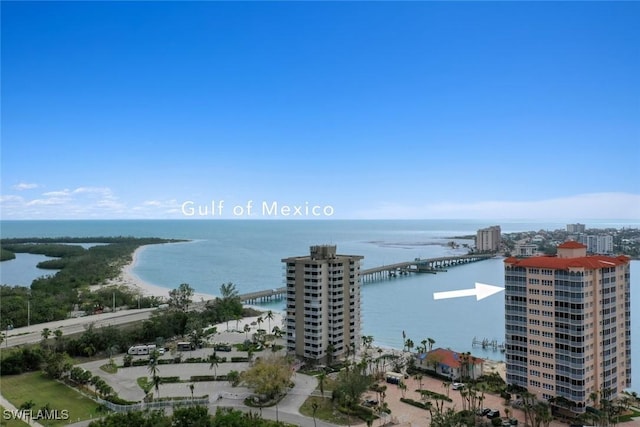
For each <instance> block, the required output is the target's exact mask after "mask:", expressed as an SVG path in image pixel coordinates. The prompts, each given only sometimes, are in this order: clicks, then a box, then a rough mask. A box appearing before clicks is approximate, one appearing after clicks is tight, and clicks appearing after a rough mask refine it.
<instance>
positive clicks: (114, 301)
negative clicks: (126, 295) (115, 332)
mask: <svg viewBox="0 0 640 427" xmlns="http://www.w3.org/2000/svg"><path fill="white" fill-rule="evenodd" d="M113 312H114V313H115V312H116V293H115V292H114V293H113Z"/></svg>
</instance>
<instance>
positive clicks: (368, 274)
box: [360, 254, 494, 282]
mask: <svg viewBox="0 0 640 427" xmlns="http://www.w3.org/2000/svg"><path fill="white" fill-rule="evenodd" d="M493 257H494V255H493V254H477V255H457V256H446V257H439V258H416V259H414V260H413V261H407V262H398V263H395V264H389V265H382V266H380V267H373V268H367V269H365V270H360V277H361V279H362V282H370V281H373V280H381V279H388V278H389V277H396V276H398V275H405V274H409V273H437V272H440V271H447V270H446V269H447V268H449V267H454V266H456V265H461V264H468V263H470V262H476V261H482V260H485V259H489V258H493Z"/></svg>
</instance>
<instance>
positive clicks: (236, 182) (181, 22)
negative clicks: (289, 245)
mask: <svg viewBox="0 0 640 427" xmlns="http://www.w3.org/2000/svg"><path fill="white" fill-rule="evenodd" d="M1 7H2V17H1V19H2V30H1V31H2V146H1V150H2V151H1V155H2V160H1V161H2V164H1V166H2V170H1V178H2V180H1V188H0V191H1V199H0V200H1V203H0V213H1V214H2V218H3V219H58V218H60V219H72V218H186V217H187V216H186V215H185V213H186V212H185V209H183V204H184V203H185V202H188V201H192V202H194V203H193V205H189V206H193V207H195V208H196V214H195V215H194V216H197V217H199V216H200V215H199V214H198V212H197V208H198V207H201V208H202V209H204V208H205V207H207V208H208V209H209V212H208V213H207V217H216V216H214V215H212V214H211V210H210V209H211V204H212V200H213V201H216V202H215V203H216V204H217V203H218V202H219V201H220V200H224V201H225V202H224V205H223V208H222V209H221V210H222V216H223V217H229V218H233V217H236V218H240V217H242V218H247V217H249V215H247V212H246V211H244V212H242V213H241V214H239V215H235V216H234V214H233V210H232V208H233V207H234V206H236V205H239V206H240V205H241V206H246V204H247V203H248V202H249V201H250V200H251V201H253V205H254V208H253V211H252V215H251V216H250V217H252V218H256V219H259V218H263V217H274V215H272V214H268V215H264V211H262V209H261V207H262V203H263V202H266V203H267V204H268V206H269V207H270V208H271V207H272V206H273V203H274V202H275V203H277V204H278V207H279V208H281V207H282V206H290V207H291V212H292V213H293V212H294V206H300V205H305V203H308V205H309V206H316V205H317V206H320V207H322V208H323V215H321V217H322V218H326V217H327V216H326V215H324V213H326V212H327V211H326V210H324V208H326V207H328V206H329V207H331V208H332V215H331V216H330V217H331V218H530V219H536V218H540V219H547V218H577V219H590V218H619V219H638V218H640V185H639V182H640V179H639V176H638V164H640V148H639V147H640V77H639V76H640V29H639V28H638V25H637V22H638V21H639V19H640V5H639V4H638V3H635V2H470V3H467V2H435V3H433V2H400V3H397V2H394V3H392V2H373V3H370V2H349V3H345V2H247V3H245V2H193V3H173V2H139V3H138V2H69V3H63V2H42V3H38V2H5V1H3V2H2V3H1ZM216 206H217V205H216ZM218 207H219V206H218ZM316 212H317V211H316ZM216 214H217V212H216ZM277 217H278V218H283V216H282V215H281V214H280V215H278V216H277ZM291 217H293V216H292V215H290V216H289V218H291ZM297 217H300V216H297ZM311 217H313V215H310V216H307V218H311Z"/></svg>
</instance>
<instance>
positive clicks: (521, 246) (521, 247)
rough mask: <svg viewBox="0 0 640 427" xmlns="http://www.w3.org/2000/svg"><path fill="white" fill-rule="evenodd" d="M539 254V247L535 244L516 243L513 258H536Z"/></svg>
mask: <svg viewBox="0 0 640 427" xmlns="http://www.w3.org/2000/svg"><path fill="white" fill-rule="evenodd" d="M537 252H538V245H536V244H533V243H516V246H515V249H514V250H513V254H512V255H513V256H517V257H524V256H534V255H535V254H536V253H537Z"/></svg>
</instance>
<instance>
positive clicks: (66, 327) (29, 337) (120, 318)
mask: <svg viewBox="0 0 640 427" xmlns="http://www.w3.org/2000/svg"><path fill="white" fill-rule="evenodd" d="M155 310H157V309H156V308H143V309H141V310H121V311H116V312H115V313H102V314H96V315H94V316H86V317H77V318H71V319H64V320H56V321H53V322H47V323H38V324H36V325H31V326H24V327H22V328H16V329H13V330H11V331H9V334H8V335H7V338H6V339H5V342H4V343H2V346H3V347H13V346H17V345H23V344H31V343H36V342H38V341H40V340H41V339H42V335H41V333H42V330H43V329H44V328H49V329H50V330H52V331H54V330H56V329H60V330H62V334H63V335H71V334H75V333H78V332H83V331H84V330H85V328H86V327H87V326H88V325H89V324H91V323H93V326H94V327H96V328H99V327H102V326H109V325H123V324H126V323H131V322H139V321H141V320H146V319H148V318H149V317H151V314H152V313H153V312H154V311H155Z"/></svg>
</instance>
